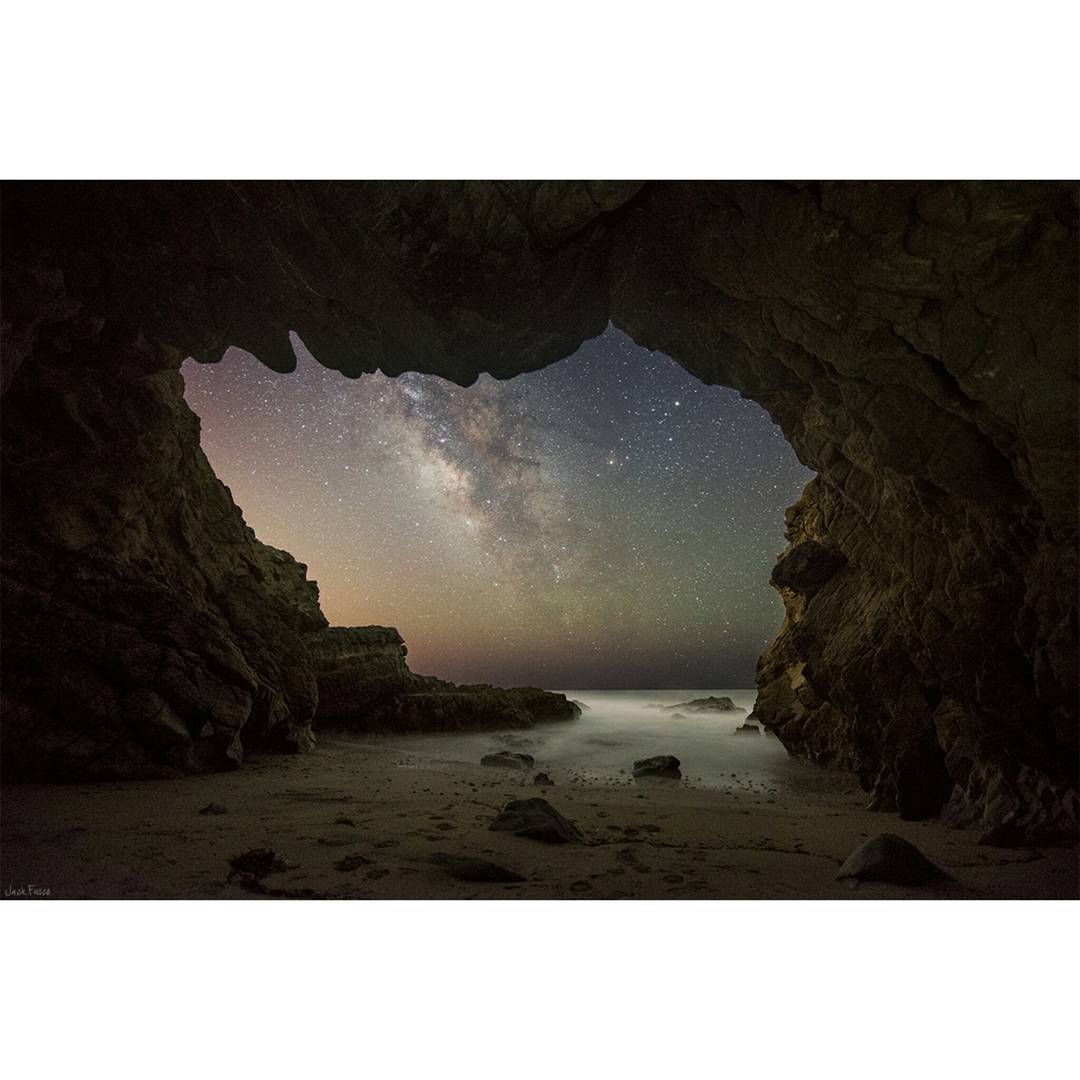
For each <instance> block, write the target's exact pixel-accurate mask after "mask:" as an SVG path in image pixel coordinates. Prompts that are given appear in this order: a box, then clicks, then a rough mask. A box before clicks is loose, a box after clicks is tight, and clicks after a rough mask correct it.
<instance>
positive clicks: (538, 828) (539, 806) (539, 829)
mask: <svg viewBox="0 0 1080 1080" xmlns="http://www.w3.org/2000/svg"><path fill="white" fill-rule="evenodd" d="M489 828H491V829H493V830H494V831H496V832H512V833H513V834H514V835H515V836H528V837H531V838H532V839H533V840H543V841H544V842H545V843H548V844H583V843H584V842H585V837H584V836H582V835H581V833H580V831H579V830H578V827H577V826H576V825H575V824H574V823H573V822H572V821H567V819H566V818H564V817H563V816H562V814H560V813H559V811H558V810H556V809H555V807H554V806H552V805H551V803H549V802H548V801H547V799H515V800H514V801H513V802H508V803H507V804H506V805H505V806H504V807H503V808H502V812H501V813H500V814H499V816H498V817H497V818H496V819H495V820H494V821H493V822H492V823H491V825H490V826H489Z"/></svg>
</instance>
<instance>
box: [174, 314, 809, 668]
mask: <svg viewBox="0 0 1080 1080" xmlns="http://www.w3.org/2000/svg"><path fill="white" fill-rule="evenodd" d="M294 346H295V348H296V352H297V357H298V365H297V369H296V371H295V372H293V373H292V374H290V375H280V374H275V373H274V372H272V371H270V370H269V369H267V368H265V367H263V366H262V365H261V364H260V363H259V362H258V361H257V360H256V359H255V358H254V357H252V356H250V355H249V354H247V353H244V352H242V351H241V350H238V349H230V350H229V352H228V353H227V354H226V355H225V358H224V359H223V360H222V361H221V362H220V363H218V364H208V365H202V364H197V363H195V362H194V361H191V360H189V361H187V362H186V363H185V365H184V368H183V374H184V379H185V382H186V387H187V389H186V397H187V401H188V404H189V405H190V406H191V407H192V409H194V410H195V412H196V413H198V414H199V416H200V417H201V419H202V445H203V449H204V451H205V452H206V455H207V457H208V458H209V459H210V462H211V464H212V465H213V467H214V470H215V471H216V472H217V474H218V476H219V477H220V478H221V479H222V480H223V481H224V482H225V483H226V484H227V485H228V486H229V487H230V488H231V489H232V494H233V498H234V499H235V500H236V502H237V503H238V504H239V506H240V507H241V508H242V509H243V512H244V517H245V519H246V520H247V522H248V524H249V525H251V526H252V527H253V528H254V529H255V532H256V534H257V535H258V536H259V538H260V539H261V540H264V541H265V542H267V543H269V544H273V545H274V546H275V547H281V548H285V549H286V550H287V551H290V552H292V554H293V555H295V556H296V557H297V558H298V559H299V560H300V561H301V562H304V563H307V565H308V574H309V576H310V577H312V578H314V579H315V580H317V581H318V583H319V589H320V594H321V602H322V607H323V610H324V611H325V613H326V615H327V618H328V619H329V620H330V622H331V623H332V624H334V625H343V626H356V625H370V624H381V625H385V626H396V627H397V628H398V629H399V630H400V631H401V634H402V636H403V637H404V638H405V641H406V643H407V645H408V647H409V665H410V667H411V668H412V669H413V670H414V671H416V672H419V673H421V674H425V675H439V676H441V677H443V678H447V679H452V680H454V681H455V682H493V683H497V684H502V685H508V686H509V685H533V686H542V687H548V688H577V689H682V688H706V687H708V688H740V687H752V686H753V683H754V665H755V662H756V660H757V657H758V655H759V654H760V652H761V650H762V648H763V647H764V646H765V644H766V643H767V641H768V640H769V639H770V638H771V637H772V636H773V634H774V633H775V632H776V630H777V629H778V628H779V626H780V623H781V621H782V618H783V608H782V605H781V603H780V600H779V598H778V597H777V595H776V594H775V592H774V591H773V590H772V589H771V588H770V587H769V585H768V578H769V573H770V571H771V569H772V566H773V564H774V562H775V559H776V556H777V555H778V554H779V552H780V551H781V550H782V549H783V547H784V539H783V511H784V509H785V507H787V506H789V505H790V504H791V503H793V502H794V501H795V500H796V499H797V498H798V496H799V493H800V492H801V490H802V488H803V487H804V486H805V484H806V482H807V481H808V480H809V479H810V478H811V476H812V475H813V473H812V472H810V471H809V470H808V469H806V468H804V467H803V466H802V465H801V464H800V463H799V462H798V460H797V459H796V457H795V454H794V452H793V451H792V449H791V448H790V446H789V445H788V444H787V442H786V441H785V440H784V437H783V435H782V434H781V433H780V430H779V428H777V427H776V426H775V425H774V424H773V423H772V421H771V420H770V419H769V417H768V415H767V414H766V413H765V412H764V410H762V409H761V408H760V407H759V406H758V405H756V404H754V403H753V402H749V401H744V400H742V399H741V398H740V397H739V395H738V393H737V392H735V391H733V390H728V389H725V388H722V387H709V386H705V385H704V384H702V383H701V382H699V381H698V380H697V379H695V378H693V377H692V376H691V375H689V374H688V373H687V372H686V371H684V370H683V369H682V368H681V367H679V366H678V365H677V364H676V363H675V362H674V361H672V360H671V359H669V358H668V357H666V356H664V355H663V354H661V353H652V352H649V351H648V350H646V349H643V348H641V347H639V346H637V345H635V344H634V342H633V341H631V340H630V339H629V338H628V337H626V335H624V334H623V333H621V332H620V331H618V330H616V329H615V328H613V327H609V328H608V330H607V331H606V332H605V333H604V334H602V335H600V336H599V337H597V338H594V339H593V340H592V341H588V342H586V343H585V344H584V345H583V346H582V347H581V348H580V349H579V350H578V352H577V353H576V354H575V355H574V356H572V357H569V358H568V359H566V360H564V361H562V362H561V363H558V364H555V365H553V366H551V367H548V368H545V369H544V370H542V371H538V372H533V373H531V374H527V375H520V376H518V377H516V378H514V379H511V380H509V381H505V382H499V381H496V380H494V379H492V378H490V377H489V376H486V375H485V376H481V378H480V379H479V381H478V382H477V383H476V384H475V385H473V386H471V387H469V388H467V389H463V388H461V387H458V386H454V385H453V384H451V383H448V382H445V381H443V380H441V379H438V378H437V377H435V376H430V375H417V374H409V375H403V376H401V377H399V378H397V379H390V378H386V377H385V376H383V375H381V374H375V375H365V376H363V377H362V378H360V379H358V380H348V379H345V378H343V377H342V376H341V375H339V374H337V373H336V372H333V371H330V370H328V369H326V368H323V367H321V366H320V365H319V364H318V363H317V362H316V361H315V360H314V358H313V357H311V355H310V354H308V353H307V351H306V350H305V349H304V347H303V344H302V343H300V342H299V341H298V339H295V338H294Z"/></svg>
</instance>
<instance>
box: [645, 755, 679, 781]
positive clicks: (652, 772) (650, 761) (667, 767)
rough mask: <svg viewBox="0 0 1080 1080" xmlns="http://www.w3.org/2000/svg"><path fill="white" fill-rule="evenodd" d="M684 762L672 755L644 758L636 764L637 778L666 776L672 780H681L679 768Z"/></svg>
mask: <svg viewBox="0 0 1080 1080" xmlns="http://www.w3.org/2000/svg"><path fill="white" fill-rule="evenodd" d="M680 765H682V762H681V761H680V760H679V759H678V758H677V757H672V756H671V755H670V754H658V755H657V756H656V757H650V758H642V759H641V760H640V761H635V762H634V775H635V776H665V777H668V778H669V779H672V780H681V779H682V773H681V772H680V771H679V766H680Z"/></svg>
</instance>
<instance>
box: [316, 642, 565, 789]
mask: <svg viewBox="0 0 1080 1080" xmlns="http://www.w3.org/2000/svg"><path fill="white" fill-rule="evenodd" d="M307 644H308V649H309V652H310V656H311V662H312V665H313V668H314V671H315V676H316V680H317V685H318V701H319V705H318V717H317V722H318V725H319V726H320V727H323V728H328V727H332V728H338V729H344V730H350V731H455V730H460V729H465V728H496V727H531V726H532V725H533V724H536V723H538V722H540V721H543V720H573V719H575V718H576V717H578V716H579V715H580V711H579V709H578V707H577V706H576V705H575V704H574V703H573V702H571V701H568V700H567V698H566V697H565V695H563V694H553V693H551V692H550V691H547V690H537V689H535V688H533V687H517V688H515V689H512V690H504V689H502V688H501V687H498V686H487V685H475V686H458V685H457V684H455V683H451V682H444V681H443V680H442V679H436V678H434V677H433V676H430V675H414V674H413V673H412V672H411V671H410V670H409V668H408V665H407V664H406V663H405V656H406V652H407V650H406V648H405V645H404V642H403V641H402V639H401V635H400V634H399V633H398V632H397V631H396V630H395V629H393V628H392V627H386V626H352V627H336V626H335V627H330V628H328V629H325V630H321V631H319V632H318V633H316V634H312V635H310V637H309V638H308V639H307ZM512 756H513V755H512ZM517 756H521V755H517ZM524 756H525V757H528V755H524ZM529 761H530V768H531V762H532V758H529Z"/></svg>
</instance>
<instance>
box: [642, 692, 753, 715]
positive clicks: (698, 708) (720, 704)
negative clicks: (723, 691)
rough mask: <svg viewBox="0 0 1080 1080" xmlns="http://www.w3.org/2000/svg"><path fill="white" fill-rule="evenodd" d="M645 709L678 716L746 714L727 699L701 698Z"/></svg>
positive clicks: (740, 707) (648, 706) (739, 706)
mask: <svg viewBox="0 0 1080 1080" xmlns="http://www.w3.org/2000/svg"><path fill="white" fill-rule="evenodd" d="M645 708H646V709H663V710H664V711H665V712H673V713H675V714H676V715H679V714H680V711H681V710H685V711H686V712H689V713H711V712H746V710H745V709H744V708H743V707H742V706H741V705H736V704H735V702H734V701H732V700H731V698H729V697H713V696H711V695H710V696H709V697H703V698H694V700H693V701H684V702H682V704H680V705H646V706H645Z"/></svg>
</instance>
